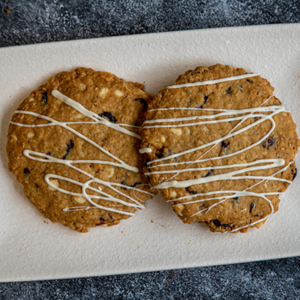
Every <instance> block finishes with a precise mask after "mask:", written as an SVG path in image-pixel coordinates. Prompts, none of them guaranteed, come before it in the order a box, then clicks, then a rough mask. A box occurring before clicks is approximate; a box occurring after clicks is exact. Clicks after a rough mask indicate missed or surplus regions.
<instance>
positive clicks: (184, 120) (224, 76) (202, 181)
mask: <svg viewBox="0 0 300 300" xmlns="http://www.w3.org/2000/svg"><path fill="white" fill-rule="evenodd" d="M273 91H274V88H273V87H272V86H271V85H270V83H269V82H268V81H267V80H266V79H263V78H261V77H260V76H259V75H258V74H248V73H247V72H246V71H245V70H244V69H241V68H233V67H230V66H223V65H220V64H218V65H214V66H211V67H197V68H196V69H195V70H192V71H187V72H186V73H185V74H184V75H181V76H179V77H178V79H177V80H176V82H175V83H174V85H172V86H169V87H167V88H165V89H163V90H161V91H160V92H159V93H158V94H157V95H156V96H155V97H154V99H153V100H152V101H151V103H150V104H149V106H148V111H147V113H146V121H145V122H144V125H143V132H142V145H141V146H142V149H140V153H142V154H143V156H144V159H145V165H144V166H145V167H144V172H145V175H146V176H147V178H148V180H149V182H150V183H151V185H152V186H153V187H154V188H155V189H156V190H157V191H158V192H159V193H160V194H161V195H162V196H163V198H164V199H165V200H166V201H167V202H170V203H172V206H173V210H174V211H175V212H176V213H177V215H178V217H179V218H180V219H181V220H182V221H183V222H184V223H192V222H200V223H204V224H205V225H206V226H208V227H209V228H210V230H211V231H219V232H227V231H231V232H237V231H241V232H246V231H247V230H248V228H249V227H251V226H256V227H259V226H260V225H261V224H263V223H264V222H265V221H266V220H267V218H268V217H269V215H271V214H272V213H274V212H276V211H277V210H278V207H279V202H280V200H279V196H280V194H281V193H283V192H284V191H285V190H286V189H287V187H288V186H289V185H290V183H291V182H292V180H293V179H294V178H295V176H296V172H297V171H296V167H295V163H294V158H295V155H296V153H297V151H298V147H299V145H300V144H299V140H298V136H297V133H296V125H295V123H294V122H293V120H292V116H291V113H290V112H288V111H286V109H285V108H284V107H283V106H282V104H281V102H280V101H279V99H277V98H276V97H275V96H274V95H273Z"/></svg>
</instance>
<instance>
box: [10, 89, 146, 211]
mask: <svg viewBox="0 0 300 300" xmlns="http://www.w3.org/2000/svg"><path fill="white" fill-rule="evenodd" d="M51 94H52V96H53V97H55V98H56V99H58V100H60V101H62V102H63V103H65V104H66V105H68V106H70V107H72V108H74V109H75V110H77V111H78V112H80V113H81V114H82V115H85V116H86V117H89V118H90V119H92V120H93V122H60V121H57V120H54V119H53V118H50V117H48V116H45V115H41V114H38V113H35V112H31V111H23V110H17V111H15V113H17V114H27V115H32V116H34V117H37V118H40V119H44V120H46V121H48V122H50V123H46V124H37V125H29V124H21V123H16V122H12V121H11V124H14V125H17V126H21V127H47V126H60V127H63V128H65V129H67V130H69V131H71V132H72V133H74V134H75V135H77V136H78V137H80V138H81V139H83V140H85V141H86V142H88V143H90V144H91V145H93V146H94V147H96V148H97V149H98V150H100V151H102V152H103V153H105V154H106V155H108V156H109V157H111V158H112V159H114V160H116V161H117V162H111V161H102V160H68V159H59V158H55V157H52V156H50V155H47V154H45V153H41V152H37V151H33V150H29V149H26V150H24V151H23V154H24V155H25V156H26V157H27V158H29V159H32V160H35V161H40V162H45V163H56V164H63V165H66V166H68V167H70V168H72V169H74V170H76V171H78V172H80V173H82V174H84V175H86V176H88V177H89V178H90V179H89V180H87V181H86V182H84V183H82V182H79V181H76V180H73V179H70V178H68V177H65V176H59V175H56V174H46V175H45V181H46V183H47V184H48V185H49V187H51V188H53V189H54V190H57V191H59V192H62V193H65V194H68V195H72V196H79V197H84V198H85V199H86V200H87V202H89V203H90V204H91V205H92V206H76V207H68V208H65V209H63V210H64V211H66V212H67V211H82V210H88V209H92V208H99V209H103V210H106V211H111V212H116V213H119V214H125V215H134V213H132V212H128V211H124V210H120V209H115V208H112V207H107V206H103V205H99V204H97V203H95V202H94V201H93V199H98V200H105V201H110V202H114V203H118V204H119V205H118V204H114V205H110V206H114V207H117V206H126V207H133V208H135V209H143V208H145V207H144V205H142V204H141V203H140V202H139V201H137V200H135V199H134V198H132V197H130V196H128V195H126V194H125V193H123V192H122V191H120V190H119V189H117V188H116V187H119V188H125V189H130V190H133V191H137V192H140V193H144V194H148V195H152V194H151V193H149V192H147V191H144V190H141V189H138V188H136V187H130V186H127V185H125V184H119V183H114V182H108V181H104V180H101V179H99V178H96V177H94V176H92V175H91V174H89V173H88V172H85V171H83V170H82V169H80V168H79V167H76V166H74V164H79V163H80V164H103V165H111V166H115V167H119V168H123V169H126V170H128V171H132V172H135V173H137V172H138V171H139V169H138V168H137V167H134V166H130V165H128V164H126V163H125V162H124V161H122V160H121V159H119V158H118V157H116V156H114V155H113V154H111V153H110V152H108V151H107V150H105V149H104V148H103V147H101V146H99V145H98V144H97V143H95V142H94V141H92V140H91V139H89V138H88V137H86V136H85V135H83V134H81V133H79V132H78V131H77V130H75V129H74V128H72V127H70V126H69V125H73V124H103V125H105V126H107V127H111V128H113V129H115V130H118V131H121V132H123V133H126V134H128V135H130V136H133V137H135V138H139V139H140V136H139V135H138V134H136V133H134V132H131V131H129V130H127V129H124V128H122V127H121V126H120V125H122V126H130V127H136V126H131V125H127V124H113V123H111V122H109V121H107V120H105V119H104V118H102V117H99V116H98V115H97V114H96V113H94V112H91V111H89V110H87V109H86V108H85V107H83V106H82V105H81V104H80V103H78V102H76V101H74V100H72V99H71V98H69V97H67V96H65V95H63V94H61V93H60V92H59V91H57V90H53V91H52V92H51ZM51 179H52V180H53V179H54V180H61V181H66V182H69V183H72V184H75V185H77V186H79V187H81V193H74V192H71V191H68V190H65V189H62V188H60V187H58V186H56V185H54V184H53V183H52V182H51ZM92 183H97V184H99V185H102V186H105V187H108V188H109V189H110V190H112V191H114V192H116V193H117V194H118V195H120V196H122V197H125V198H126V199H128V201H129V202H128V201H124V200H121V199H119V198H117V197H114V196H112V195H110V194H108V193H106V192H104V191H103V190H102V189H101V187H100V186H99V187H98V188H94V187H92V186H91V184H92ZM87 190H90V191H93V192H96V193H97V195H91V194H88V193H87Z"/></svg>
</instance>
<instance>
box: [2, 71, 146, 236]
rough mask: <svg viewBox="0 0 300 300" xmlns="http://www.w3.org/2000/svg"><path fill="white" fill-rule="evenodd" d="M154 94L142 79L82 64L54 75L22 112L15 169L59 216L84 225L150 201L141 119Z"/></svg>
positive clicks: (82, 228)
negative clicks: (144, 173) (146, 89)
mask: <svg viewBox="0 0 300 300" xmlns="http://www.w3.org/2000/svg"><path fill="white" fill-rule="evenodd" d="M148 100H149V97H148V95H147V94H146V93H145V92H144V90H143V85H142V84H139V83H132V82H125V81H124V80H123V79H120V78H118V77H116V76H115V75H112V74H110V73H107V72H96V71H93V70H92V69H86V68H78V69H76V70H74V71H72V72H62V73H59V74H57V75H56V76H54V77H51V78H50V79H49V80H48V81H47V82H46V83H45V84H43V85H41V86H40V87H39V88H38V89H37V90H35V91H33V92H32V93H31V94H30V95H29V97H28V98H26V99H25V100H24V101H23V102H22V103H21V104H20V106H19V107H18V109H17V111H16V112H15V113H14V115H13V117H12V120H11V124H10V126H9V131H8V141H7V148H6V149H7V156H8V161H9V163H8V164H9V169H10V171H12V172H13V173H14V174H15V176H16V178H17V180H18V181H19V182H20V183H21V184H22V185H23V186H24V193H25V195H26V196H27V197H28V199H29V200H30V201H31V202H32V203H33V204H34V205H35V206H36V207H37V208H38V210H39V211H40V212H41V213H42V214H43V215H44V216H45V217H46V218H48V219H50V220H51V221H52V222H60V223H62V224H63V225H66V226H69V227H70V228H72V229H74V230H77V231H79V232H87V231H88V229H89V228H90V227H95V226H112V225H116V224H118V223H120V221H121V220H122V219H127V218H129V217H131V216H133V215H134V214H135V212H136V211H137V210H138V209H142V208H144V202H145V200H147V199H148V198H149V197H150V195H151V194H150V191H149V186H148V185H147V183H146V182H145V180H144V179H143V177H142V175H141V173H140V170H141V168H142V158H141V157H140V155H139V153H138V149H139V147H140V135H139V131H140V127H141V124H142V123H143V121H144V111H145V109H146V106H147V102H148Z"/></svg>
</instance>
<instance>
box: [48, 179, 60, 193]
mask: <svg viewBox="0 0 300 300" xmlns="http://www.w3.org/2000/svg"><path fill="white" fill-rule="evenodd" d="M50 182H51V184H52V185H54V186H56V187H59V183H58V180H56V179H52V180H50ZM48 189H49V190H50V191H56V189H55V188H54V187H53V186H51V185H48Z"/></svg>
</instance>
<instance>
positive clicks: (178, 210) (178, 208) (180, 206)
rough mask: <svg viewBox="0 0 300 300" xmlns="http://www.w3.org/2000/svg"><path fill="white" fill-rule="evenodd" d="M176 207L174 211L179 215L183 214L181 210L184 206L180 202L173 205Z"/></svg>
mask: <svg viewBox="0 0 300 300" xmlns="http://www.w3.org/2000/svg"><path fill="white" fill-rule="evenodd" d="M175 207H176V209H175V210H176V213H177V214H178V215H179V216H181V217H182V216H183V213H182V212H181V211H183V209H184V206H183V205H182V204H178V205H176V206H175Z"/></svg>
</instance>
